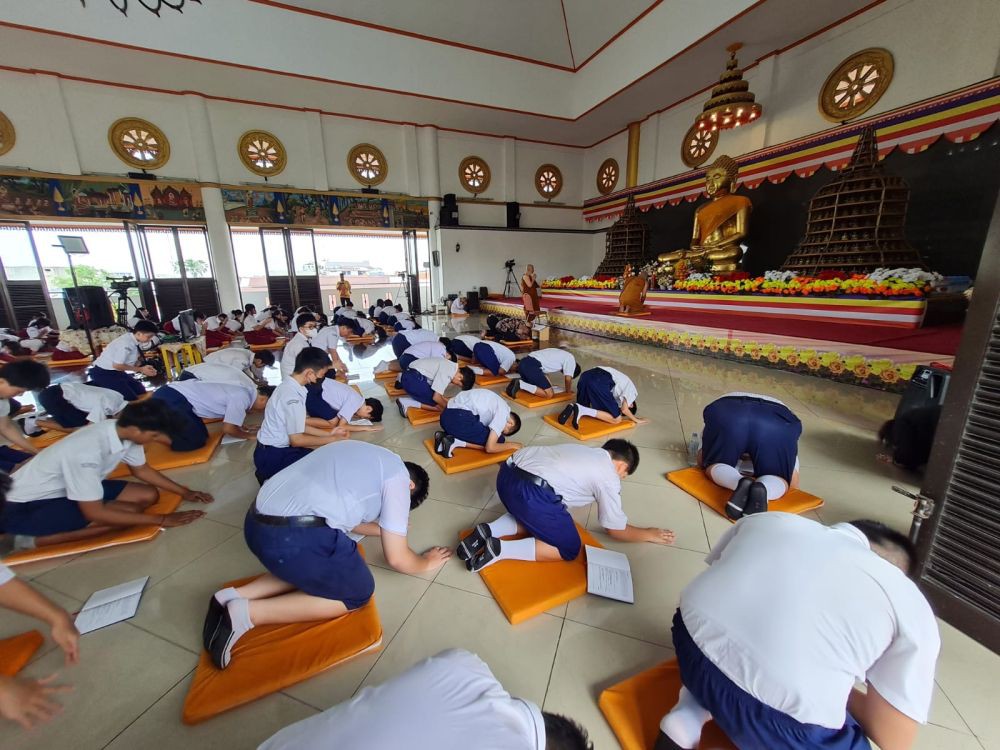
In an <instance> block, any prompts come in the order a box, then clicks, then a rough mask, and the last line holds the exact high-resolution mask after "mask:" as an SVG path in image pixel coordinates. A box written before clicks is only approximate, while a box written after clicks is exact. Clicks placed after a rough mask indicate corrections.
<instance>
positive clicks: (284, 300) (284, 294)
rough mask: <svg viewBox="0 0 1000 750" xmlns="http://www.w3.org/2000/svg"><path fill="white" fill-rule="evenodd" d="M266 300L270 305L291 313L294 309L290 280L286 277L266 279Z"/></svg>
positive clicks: (269, 277)
mask: <svg viewBox="0 0 1000 750" xmlns="http://www.w3.org/2000/svg"><path fill="white" fill-rule="evenodd" d="M267 299H268V302H269V303H270V304H272V305H277V306H278V307H281V308H284V309H285V310H288V311H289V312H291V311H292V310H294V309H295V307H296V306H295V304H294V303H293V302H292V280H291V279H290V278H289V277H288V276H268V277H267Z"/></svg>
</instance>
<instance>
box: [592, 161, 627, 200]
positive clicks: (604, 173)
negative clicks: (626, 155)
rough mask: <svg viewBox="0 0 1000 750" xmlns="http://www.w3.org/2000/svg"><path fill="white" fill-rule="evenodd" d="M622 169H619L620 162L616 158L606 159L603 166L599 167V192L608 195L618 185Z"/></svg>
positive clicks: (602, 163)
mask: <svg viewBox="0 0 1000 750" xmlns="http://www.w3.org/2000/svg"><path fill="white" fill-rule="evenodd" d="M620 176H621V170H619V169H618V162H617V161H616V160H614V159H605V160H604V161H603V162H601V166H599V167H598V168H597V192H598V193H600V194H601V195H607V194H608V193H611V192H613V191H614V189H615V188H616V187H617V186H618V178H619V177H620Z"/></svg>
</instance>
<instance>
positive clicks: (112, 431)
mask: <svg viewBox="0 0 1000 750" xmlns="http://www.w3.org/2000/svg"><path fill="white" fill-rule="evenodd" d="M104 425H105V427H104V432H105V434H106V435H107V436H108V445H109V446H110V448H111V452H112V453H120V452H122V451H126V450H128V449H129V448H130V447H131V446H132V441H131V440H122V439H121V438H120V437H118V420H117V419H109V420H108V421H107V422H105V423H104Z"/></svg>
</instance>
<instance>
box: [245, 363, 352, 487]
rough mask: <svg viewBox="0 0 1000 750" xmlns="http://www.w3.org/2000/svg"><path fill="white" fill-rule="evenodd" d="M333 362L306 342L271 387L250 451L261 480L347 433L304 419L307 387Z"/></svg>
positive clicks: (315, 381) (314, 382) (326, 370)
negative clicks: (288, 369)
mask: <svg viewBox="0 0 1000 750" xmlns="http://www.w3.org/2000/svg"><path fill="white" fill-rule="evenodd" d="M332 366H333V362H331V361H330V355H329V354H327V353H326V352H325V351H323V350H322V349H319V348H317V347H315V346H308V347H306V348H305V349H303V350H302V351H301V352H299V355H298V356H297V357H296V358H295V366H294V368H293V369H292V374H291V375H290V376H289V377H287V378H285V379H284V380H282V381H281V384H280V385H279V386H278V387H277V388H275V389H274V392H273V393H272V394H271V398H269V399H268V401H267V406H266V407H265V408H264V421H263V422H262V423H261V425H260V430H259V431H258V432H257V447H256V448H254V452H253V463H254V468H255V469H256V476H257V481H258V482H260V483H261V484H263V483H264V482H265V481H267V480H268V479H270V478H271V477H272V476H274V475H275V474H277V473H278V472H279V471H281V470H282V469H284V468H285V467H286V466H288V465H289V464H292V463H295V462H296V461H298V460H299V459H301V458H304V457H305V456H308V455H309V452H310V451H311V450H312V449H313V448H318V447H320V446H321V445H326V444H327V443H332V442H334V441H336V440H344V439H345V438H347V437H348V434H349V433H348V432H347V430H346V429H345V428H343V427H333V428H324V427H316V426H312V425H310V424H308V423H307V418H308V414H307V411H306V400H307V399H308V397H309V392H308V387H309V386H312V385H315V384H317V383H319V382H320V381H321V380H323V378H324V377H325V376H326V373H327V372H329V370H330V368H331V367H332Z"/></svg>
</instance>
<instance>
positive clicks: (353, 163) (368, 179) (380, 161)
mask: <svg viewBox="0 0 1000 750" xmlns="http://www.w3.org/2000/svg"><path fill="white" fill-rule="evenodd" d="M347 169H348V170H349V171H350V173H351V176H352V177H353V178H354V179H355V180H357V181H358V182H360V183H361V184H362V185H365V186H367V187H372V186H373V185H378V184H379V183H381V182H383V181H384V180H385V178H386V176H387V175H388V174H389V163H388V162H387V161H386V159H385V154H383V153H382V152H381V151H380V150H379V149H378V147H376V146H373V145H372V144H370V143H359V144H358V145H357V146H355V147H354V148H352V149H351V150H350V152H349V153H348V154H347Z"/></svg>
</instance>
